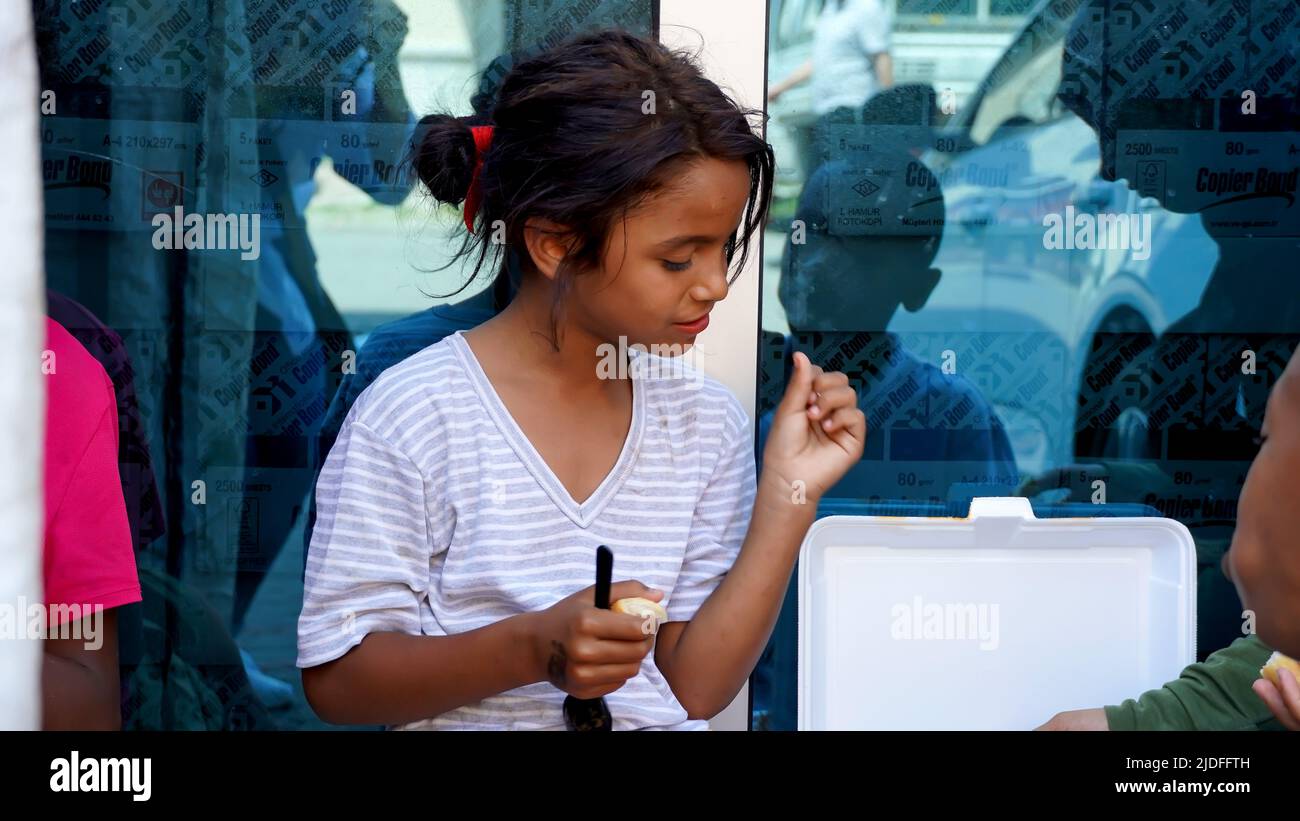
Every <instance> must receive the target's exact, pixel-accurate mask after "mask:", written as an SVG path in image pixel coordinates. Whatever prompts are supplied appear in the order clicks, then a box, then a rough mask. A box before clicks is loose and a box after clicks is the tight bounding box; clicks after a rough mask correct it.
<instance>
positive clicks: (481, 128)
mask: <svg viewBox="0 0 1300 821" xmlns="http://www.w3.org/2000/svg"><path fill="white" fill-rule="evenodd" d="M492 130H493V127H492V126H490V125H476V126H473V127H472V128H470V131H472V132H474V173H473V174H472V175H471V176H470V179H469V191H468V192H467V193H466V194H465V206H464V210H465V227H466V228H468V229H469V231H470V233H473V232H474V214H475V213H476V212H477V211H478V205H479V200H480V199H481V198H482V196H483V194H482V191H480V190H479V184H478V175H479V169H481V168H482V167H483V155H484V154H486V153H487V150H488V146H490V145H491V144H492Z"/></svg>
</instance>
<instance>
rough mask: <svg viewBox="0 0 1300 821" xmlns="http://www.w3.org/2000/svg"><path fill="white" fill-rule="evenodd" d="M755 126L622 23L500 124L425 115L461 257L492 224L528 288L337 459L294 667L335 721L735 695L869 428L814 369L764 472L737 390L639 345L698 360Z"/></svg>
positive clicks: (742, 212)
mask: <svg viewBox="0 0 1300 821" xmlns="http://www.w3.org/2000/svg"><path fill="white" fill-rule="evenodd" d="M640 88H649V89H654V90H655V93H656V99H657V101H658V105H657V109H656V110H655V111H651V112H649V113H647V112H645V111H644V110H643V108H642V106H643V103H644V101H643V99H642V97H641V96H640V95H639V94H633V95H629V94H628V92H627V90H628V89H640ZM750 113H752V112H746V111H744V110H741V109H739V108H738V107H737V106H736V104H735V103H734V101H732V100H731V99H729V98H728V97H727V96H726V95H725V94H724V93H723V92H722V91H721V90H720V89H719V88H718V87H717V85H716V84H714V83H713V82H712V81H710V80H709V79H707V78H706V77H705V76H704V75H703V73H702V72H701V71H700V69H699V67H698V66H697V65H695V64H694V63H693V62H692V61H691V60H690V59H689V58H688V57H687V56H685V55H683V54H681V53H678V52H673V51H671V50H669V49H668V48H666V47H665V46H663V45H662V44H660V43H659V42H657V41H656V40H653V39H650V38H645V37H638V36H635V35H632V34H629V33H627V32H624V31H619V30H605V31H600V32H595V33H591V34H584V35H581V36H577V37H574V38H571V39H569V40H567V41H565V42H563V43H561V44H559V45H557V46H555V47H554V48H552V49H548V50H547V51H546V52H544V53H542V54H540V55H538V56H536V57H534V58H532V59H529V60H526V61H523V62H521V63H519V64H518V65H516V66H515V67H514V68H513V69H512V71H511V73H510V75H509V76H507V77H506V78H505V80H504V81H503V83H502V87H501V92H500V95H499V97H498V101H497V105H496V107H495V110H494V111H493V114H492V120H493V125H492V126H490V127H489V126H477V127H476V128H475V130H471V128H470V127H469V125H468V123H466V122H465V121H463V120H459V119H457V118H454V117H451V116H447V115H432V116H431V117H426V118H425V120H424V121H423V123H424V125H425V127H426V128H425V132H424V134H423V137H422V140H421V144H420V148H421V157H420V158H419V159H418V160H417V162H416V167H417V168H418V169H419V170H420V172H421V179H422V180H423V181H424V183H425V185H426V186H427V187H428V188H429V190H430V192H431V193H432V194H433V195H434V197H435V198H437V199H438V200H439V201H440V202H444V203H460V202H466V203H467V204H466V205H465V206H464V211H465V216H466V220H467V225H469V226H470V230H471V234H472V242H471V245H470V247H469V248H467V249H466V251H467V252H469V253H472V251H473V250H474V247H475V246H476V247H477V248H478V249H479V250H480V251H481V252H483V253H486V252H487V251H488V250H493V251H494V256H495V258H496V259H497V260H498V261H499V260H500V252H502V251H504V250H505V248H503V247H502V246H501V245H497V244H495V243H493V242H492V239H491V237H492V233H493V226H494V223H495V222H496V220H501V221H502V224H503V225H504V229H505V233H506V237H505V239H506V242H505V244H504V245H505V247H508V248H512V249H517V254H518V258H519V262H520V268H521V273H522V279H521V282H520V284H519V289H518V292H517V293H516V295H515V296H514V298H513V299H512V300H511V302H510V304H509V305H508V306H507V307H506V308H505V309H504V310H503V311H502V312H501V313H500V314H498V315H497V316H495V317H493V318H492V319H490V320H488V321H487V322H484V323H483V324H481V325H479V326H478V327H476V328H474V329H473V330H472V331H469V332H463V333H455V334H452V335H450V336H448V337H447V338H445V339H444V340H442V341H441V342H438V343H436V344H434V345H431V346H429V347H428V348H426V349H424V350H423V351H421V352H420V353H418V354H416V355H415V356H411V357H409V358H407V359H406V360H404V361H403V362H401V363H400V364H398V365H396V366H394V367H391V368H389V369H388V370H386V371H385V372H384V373H383V374H382V375H381V376H380V377H379V378H378V379H377V380H376V381H375V382H373V383H372V384H371V385H370V387H369V388H367V389H366V391H365V392H364V393H363V394H362V395H361V396H360V397H358V398H357V401H356V403H355V404H354V405H353V407H352V410H351V412H350V413H349V414H348V417H347V419H346V420H345V421H344V425H343V429H342V430H341V431H340V434H339V437H338V440H337V442H336V443H335V445H334V447H333V449H332V450H331V451H330V454H329V457H328V459H327V461H326V464H325V467H324V470H323V471H322V473H321V478H320V482H319V485H318V490H317V493H318V499H319V516H318V519H317V522H316V528H315V531H314V533H313V537H312V543H311V547H310V550H309V556H308V564H307V574H306V591H305V595H304V601H303V610H302V616H301V618H300V621H299V659H298V664H299V666H300V667H302V668H304V670H303V685H304V689H305V691H306V693H307V695H308V698H309V700H310V702H311V704H312V706H313V708H315V709H316V710H317V712H318V713H319V714H320V715H321V716H322V717H323V718H326V719H327V720H329V721H333V722H346V723H357V722H361V723H372V722H379V723H385V724H398V725H402V726H403V727H404V728H420V729H426V728H427V729H438V728H468V727H474V728H484V729H500V728H539V729H540V728H547V729H558V728H561V727H563V726H564V719H563V708H562V704H563V702H564V699H565V695H566V693H567V694H570V695H573V696H577V697H579V698H596V697H605V699H606V701H607V703H608V706H609V709H610V713H611V715H612V716H613V719H614V723H615V727H616V728H618V729H624V728H626V729H634V728H663V729H681V730H699V729H707V724H706V720H707V719H708V718H710V717H712V716H713V715H715V714H717V713H718V712H719V711H720V710H722V709H723V708H724V707H726V706H727V705H728V704H729V703H730V702H731V701H732V699H733V698H734V697H735V694H736V693H737V692H738V691H739V690H740V688H741V687H742V686H743V685H744V683H745V680H746V678H747V677H748V675H749V672H750V670H751V669H752V668H753V665H754V662H755V660H756V659H757V657H758V654H759V652H760V651H761V649H762V646H763V642H765V641H766V639H767V634H768V632H769V631H770V629H771V625H772V623H773V621H774V620H775V618H776V611H777V607H778V605H779V603H780V592H781V590H782V589H783V585H784V583H785V581H786V579H788V578H789V574H790V571H791V569H792V568H793V565H794V561H795V558H796V554H797V551H798V548H799V544H800V542H801V540H802V538H803V535H804V533H805V532H806V531H807V528H808V526H809V525H810V524H811V521H812V516H811V513H810V512H809V510H810V509H809V508H808V506H806V505H797V504H793V503H792V492H793V491H792V488H793V486H794V482H795V481H796V480H798V481H802V482H804V483H806V485H807V488H808V495H809V498H813V499H815V498H817V497H818V496H819V495H820V494H822V493H824V492H825V490H826V489H827V488H828V487H829V486H830V485H832V484H834V482H835V480H836V479H838V478H839V476H840V475H842V474H843V472H844V470H846V469H847V467H848V466H849V465H850V464H851V463H852V462H854V461H856V460H857V458H858V456H859V455H860V453H861V441H862V438H863V434H864V426H865V420H864V419H863V417H862V415H861V412H860V411H858V410H857V409H856V408H855V407H854V404H855V401H856V396H855V395H854V393H853V391H852V389H850V388H849V387H848V386H847V384H846V381H847V380H846V378H845V377H844V375H843V374H838V373H823V372H821V370H820V369H819V368H815V367H814V366H813V365H812V363H811V362H809V361H808V359H807V358H806V357H803V356H800V357H797V359H796V363H797V368H796V375H795V377H794V378H793V379H792V380H791V388H790V390H789V391H788V392H787V394H786V400H785V402H784V403H783V404H782V407H781V410H780V411H779V418H778V419H777V421H776V422H775V423H774V425H773V427H772V432H771V435H770V436H769V441H768V445H767V452H766V458H765V468H764V471H763V473H762V476H761V478H759V477H758V476H757V474H756V470H755V463H754V451H753V439H752V435H751V434H750V431H751V430H752V426H751V424H750V422H749V419H748V415H747V413H746V411H745V410H744V407H743V406H742V405H741V404H740V402H739V401H738V400H737V399H736V398H735V397H734V396H733V395H732V394H731V393H730V392H729V391H728V390H727V389H726V388H725V387H723V386H722V385H721V384H720V383H718V382H716V381H715V380H713V379H710V378H707V377H704V376H703V375H702V374H698V373H696V372H694V371H693V370H682V371H680V372H679V373H680V375H678V374H677V373H674V371H673V368H674V367H680V366H681V363H680V362H676V360H670V359H668V358H665V357H658V356H656V355H655V354H654V353H645V354H644V356H645V357H647V359H642V358H641V357H642V354H636V355H635V356H633V357H631V358H630V359H629V358H628V355H627V354H625V353H624V351H628V350H635V349H634V348H632V347H631V346H635V345H643V346H647V347H649V346H651V345H671V346H676V347H675V348H670V349H669V350H670V351H676V352H680V351H684V350H685V349H687V348H690V347H691V346H692V345H693V344H694V340H695V337H696V335H697V334H698V333H699V332H700V331H701V330H702V329H703V326H704V325H706V324H707V322H706V321H704V319H705V318H707V314H708V311H709V310H710V309H711V308H712V307H713V306H714V304H716V303H717V302H718V301H720V300H721V299H723V298H724V297H725V296H726V295H727V291H728V287H729V284H730V283H729V277H728V274H729V271H730V268H731V267H732V263H733V260H734V257H735V254H734V253H733V251H734V249H735V248H736V246H737V244H739V245H740V247H741V249H742V250H741V254H740V257H741V259H740V260H739V262H740V265H739V266H738V267H743V261H744V258H745V255H746V253H747V251H748V249H749V243H750V241H751V238H752V237H753V236H754V235H755V234H756V232H757V231H758V230H759V229H760V228H761V226H762V225H763V224H764V222H765V219H766V214H767V209H768V205H769V201H770V197H771V181H772V172H773V164H774V163H773V156H772V149H771V147H770V146H769V145H768V144H767V143H765V142H764V141H763V140H762V139H761V138H760V137H758V136H757V135H755V134H754V133H753V130H752V127H751V125H750V123H749V122H748V119H747V116H748V114H750ZM480 161H481V165H480ZM477 193H481V200H480V199H479V198H478V197H477V195H476V194H477ZM476 202H477V203H478V210H477V211H476V210H475V208H474V207H473V204H474V203H476ZM684 232H685V233H684ZM482 259H483V257H480V260H482ZM500 270H501V269H500V268H499V267H498V268H497V276H500ZM606 345H609V346H610V347H608V348H607V347H604V346H606ZM661 350H663V349H662V348H661ZM649 357H654V359H653V360H651V359H649ZM615 358H616V359H617V360H618V361H617V362H612V361H610V360H612V359H615ZM673 362H676V365H675V366H674V365H673V364H671V363H673ZM602 363H604V365H603V366H602ZM643 363H644V364H643ZM647 366H653V370H654V371H655V372H656V373H657V374H659V375H656V376H654V377H649V378H648V377H647V371H649V370H650V368H649V367H647ZM622 374H629V375H630V377H631V378H630V379H627V378H620V375H622ZM697 377H698V378H697ZM688 380H689V382H690V383H691V384H693V385H694V387H691V384H687V381H688ZM814 393H816V394H818V395H819V399H818V401H817V404H816V405H812V396H813V394H814ZM579 440H580V441H581V443H582V446H581V447H577V448H575V447H574V443H575V442H577V441H579ZM611 465H612V467H611ZM632 531H635V533H633V532H632ZM601 544H605V545H608V546H609V547H610V548H612V549H613V551H614V553H615V568H616V570H618V569H619V568H621V570H619V571H618V572H619V573H620V574H625V575H626V576H631V577H637V578H639V579H644V583H642V582H641V581H633V580H629V579H626V578H625V579H624V580H621V581H616V582H615V583H614V584H613V589H612V590H611V591H610V599H611V600H616V599H618V598H623V597H630V596H638V595H639V596H642V597H646V598H650V599H652V600H662V603H663V605H664V607H665V609H666V610H667V613H668V617H669V619H670V620H669V621H668V622H667V623H665V624H663V625H661V626H660V627H659V630H658V633H657V635H652V636H651V637H649V638H647V636H646V633H645V632H644V631H643V625H642V620H641V619H639V618H637V617H635V616H627V615H625V614H620V613H616V612H613V611H610V610H599V609H597V608H596V607H595V606H594V593H593V589H592V587H591V584H590V583H591V576H592V562H591V557H592V554H593V553H594V552H595V550H596V548H597V547H598V546H599V545H601ZM774 579H776V580H779V583H774V582H773V580H774ZM651 586H653V589H652V587H651ZM652 648H653V651H654V652H653V655H651V654H650V653H651V650H652Z"/></svg>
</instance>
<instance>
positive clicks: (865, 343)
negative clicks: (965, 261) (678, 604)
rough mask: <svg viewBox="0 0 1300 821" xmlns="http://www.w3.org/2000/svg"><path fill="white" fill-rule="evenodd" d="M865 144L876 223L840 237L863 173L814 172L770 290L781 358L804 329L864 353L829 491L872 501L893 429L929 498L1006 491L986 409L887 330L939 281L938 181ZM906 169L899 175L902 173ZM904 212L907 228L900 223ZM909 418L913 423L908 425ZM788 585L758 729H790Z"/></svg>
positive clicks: (1004, 454)
mask: <svg viewBox="0 0 1300 821" xmlns="http://www.w3.org/2000/svg"><path fill="white" fill-rule="evenodd" d="M876 99H878V100H879V99H881V98H879V97H878V98H876ZM870 142H871V144H872V145H873V146H879V147H880V149H879V152H878V153H877V154H875V155H873V157H872V163H873V165H874V166H875V167H876V168H877V169H890V170H891V171H892V172H894V173H890V174H888V175H884V174H882V175H880V176H878V177H876V178H875V179H879V180H880V187H879V189H878V190H876V191H875V192H873V193H872V194H871V195H870V196H868V197H866V198H865V199H863V198H860V197H857V195H855V200H854V201H855V205H856V207H857V208H858V209H860V210H861V211H862V212H863V213H867V212H871V211H872V210H878V211H880V213H881V216H880V222H881V227H880V228H878V229H871V230H868V231H864V232H857V233H850V232H848V231H846V230H845V228H844V227H843V226H840V225H837V224H835V223H834V221H833V220H834V216H833V215H834V214H835V213H836V211H837V209H835V208H834V207H832V206H831V203H832V201H833V200H834V198H835V197H834V189H835V188H836V187H837V186H838V187H840V188H842V189H844V190H846V191H847V190H849V183H851V182H856V181H858V180H859V179H860V177H861V174H860V173H859V174H854V173H853V168H852V167H851V165H850V164H849V163H847V162H845V161H844V160H839V159H836V160H832V161H830V162H828V163H826V164H824V165H822V166H820V167H819V168H818V169H817V170H816V171H814V172H813V174H812V176H811V177H810V178H809V180H808V182H807V184H806V185H805V187H804V190H803V192H802V194H801V195H800V198H799V204H798V207H797V209H796V212H795V219H796V220H799V221H800V222H801V223H802V224H803V226H805V227H806V231H807V234H806V237H805V242H803V243H796V242H794V241H793V237H794V236H795V235H794V234H792V235H791V241H789V242H787V244H786V248H785V255H784V257H783V263H782V264H783V267H782V273H781V282H780V286H779V295H780V299H781V304H782V306H783V307H784V309H785V312H786V317H787V319H788V321H789V323H790V328H791V331H792V332H793V333H792V334H791V336H790V337H789V338H788V339H787V358H788V356H789V354H790V353H792V351H793V349H794V341H795V339H796V338H798V337H799V336H801V335H805V334H807V333H810V332H816V333H819V334H821V335H827V334H831V335H836V334H838V335H842V336H843V337H844V338H845V344H846V345H847V346H850V347H852V348H853V349H855V350H861V351H862V352H863V353H862V358H861V360H860V361H858V362H855V365H854V370H855V371H857V370H859V369H860V370H861V373H862V377H861V378H862V385H861V386H860V389H859V402H858V406H859V407H860V408H861V409H862V411H863V412H864V413H865V414H866V416H867V418H868V419H870V420H872V424H871V426H870V428H869V430H868V432H867V441H866V444H865V452H866V453H867V454H869V458H868V459H867V460H864V461H863V462H860V463H859V464H858V465H857V466H855V467H854V468H851V469H850V471H849V473H848V474H847V475H846V476H845V477H844V478H843V479H841V480H840V481H839V482H838V483H837V484H836V485H835V486H834V487H832V488H831V490H830V492H829V494H828V495H829V496H832V497H845V498H857V499H866V498H872V497H878V496H879V495H880V493H879V489H878V488H877V487H876V486H874V485H873V484H872V481H871V480H872V479H873V478H875V477H878V476H879V475H881V474H882V473H883V471H881V470H880V467H881V465H882V464H883V463H882V462H881V461H880V460H881V459H882V458H883V455H884V454H886V453H891V454H894V455H895V456H894V458H904V457H899V456H897V454H898V453H900V452H902V450H903V448H902V446H901V445H899V444H897V443H895V444H894V445H893V447H891V448H886V444H885V443H886V441H887V440H888V439H889V438H890V437H891V436H896V435H898V433H899V432H898V431H894V430H891V429H892V428H894V427H895V426H898V427H909V428H910V429H909V430H906V431H904V432H905V433H906V434H907V435H908V437H909V441H910V444H909V446H908V449H909V450H910V451H911V454H912V458H920V459H924V460H927V461H929V462H930V463H931V464H932V465H933V470H934V471H935V477H934V478H935V485H936V487H935V488H934V489H935V490H937V491H938V492H940V493H948V492H950V489H952V488H953V486H954V485H956V484H958V483H959V481H960V479H961V478H962V475H969V474H979V475H980V476H982V477H989V478H988V483H989V484H1002V485H1005V486H1006V487H1007V489H1010V488H1012V487H1014V486H1015V482H1016V477H1017V471H1016V463H1015V456H1014V454H1013V452H1012V450H1011V443H1010V441H1009V440H1008V438H1007V434H1006V431H1005V430H1004V428H1003V427H1002V423H1001V421H1000V420H999V419H998V416H997V413H996V412H995V411H994V410H993V408H992V406H991V405H990V404H989V403H988V401H987V400H985V399H984V397H983V396H982V395H981V394H980V392H979V391H978V390H977V389H976V388H975V386H973V385H972V384H970V383H969V382H968V381H967V380H966V379H964V378H963V377H961V376H960V375H957V374H945V373H943V372H942V371H941V370H940V369H939V368H938V367H936V366H934V365H933V364H930V363H928V362H925V361H922V360H921V359H918V358H917V357H916V356H914V355H913V354H911V353H910V352H908V351H907V350H906V349H905V348H904V347H903V346H902V344H901V342H900V341H899V338H898V337H897V336H896V335H894V334H892V333H889V332H888V331H887V330H886V329H887V328H888V327H889V323H890V320H891V319H892V318H893V316H894V314H895V313H897V311H898V310H899V308H905V309H906V310H908V311H911V312H916V311H919V310H921V309H922V308H923V307H924V305H925V303H926V300H928V299H929V297H930V294H931V293H932V292H933V290H934V288H935V286H936V285H938V283H939V279H940V277H941V275H942V273H941V272H940V271H939V270H938V269H936V268H934V267H932V263H933V261H934V258H935V255H936V254H937V253H938V248H939V243H940V238H941V235H942V232H943V225H944V201H943V193H942V191H941V190H940V189H939V188H938V187H937V185H936V186H935V187H934V188H933V189H929V188H928V187H927V186H925V185H919V186H911V185H907V184H906V180H908V179H909V178H911V179H914V180H926V181H929V180H933V179H934V176H933V174H931V173H930V171H929V169H928V168H926V167H925V166H924V165H923V164H921V163H920V162H919V161H916V160H914V159H913V158H912V156H911V154H909V153H908V152H907V151H906V150H905V148H903V147H902V146H899V147H897V148H893V149H891V148H890V147H889V146H890V142H889V140H888V139H871V140H870ZM909 163H910V164H912V167H911V168H910V169H909V170H908V173H902V172H903V170H904V167H905V166H907V165H908V164H909ZM895 166H897V167H896V168H895ZM904 217H905V218H906V220H907V221H908V222H909V223H910V224H911V225H913V226H915V227H914V228H908V227H900V226H904V219H903V218H904ZM851 230H852V229H850V231H851ZM787 369H788V368H787ZM787 378H788V377H787ZM904 385H915V386H917V387H916V390H915V391H914V392H913V393H912V394H911V397H910V399H909V400H908V401H906V402H900V403H895V402H893V401H891V399H890V396H891V392H895V394H894V395H898V393H897V392H896V389H897V388H898V386H904ZM963 405H964V406H968V407H969V408H970V409H971V410H970V412H969V413H968V414H966V416H965V417H964V418H965V419H967V420H981V421H979V422H978V423H970V422H968V423H959V424H958V425H955V426H953V425H949V424H948V423H947V422H946V421H944V420H943V419H942V417H941V415H940V414H939V413H938V412H937V411H936V412H935V413H934V414H933V415H932V416H930V417H927V416H926V415H925V413H924V411H925V409H928V408H936V409H937V408H951V407H958V406H963ZM918 414H919V416H920V419H921V425H922V427H920V428H916V427H914V423H915V422H916V420H917V418H918ZM771 421H772V420H771V414H764V416H763V417H762V419H761V420H760V422H759V452H760V453H761V452H762V447H763V442H764V441H765V439H766V437H767V434H768V431H769V429H770V426H771ZM796 581H797V580H792V582H791V583H790V585H789V586H788V588H787V591H786V597H785V601H784V603H783V606H782V609H781V616H780V618H779V620H778V622H777V626H776V629H775V631H774V632H773V634H772V637H771V639H770V640H769V642H768V645H767V648H766V650H765V651H764V653H763V657H762V659H761V660H760V661H759V664H758V667H757V668H756V669H755V671H754V704H755V707H756V709H758V710H760V711H763V712H764V713H765V714H766V722H767V725H766V729H774V730H792V729H795V726H796V719H795V710H796V684H797V679H796V660H797V659H796V650H797V643H798V635H797V624H796V618H795V617H796V610H797V606H798V600H797V597H796V594H795V590H796Z"/></svg>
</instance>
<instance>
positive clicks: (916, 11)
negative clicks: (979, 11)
mask: <svg viewBox="0 0 1300 821" xmlns="http://www.w3.org/2000/svg"><path fill="white" fill-rule="evenodd" d="M975 11H976V6H975V0H898V13H899V14H912V15H918V16H922V15H931V14H934V15H955V16H962V15H970V16H974V14H975Z"/></svg>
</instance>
